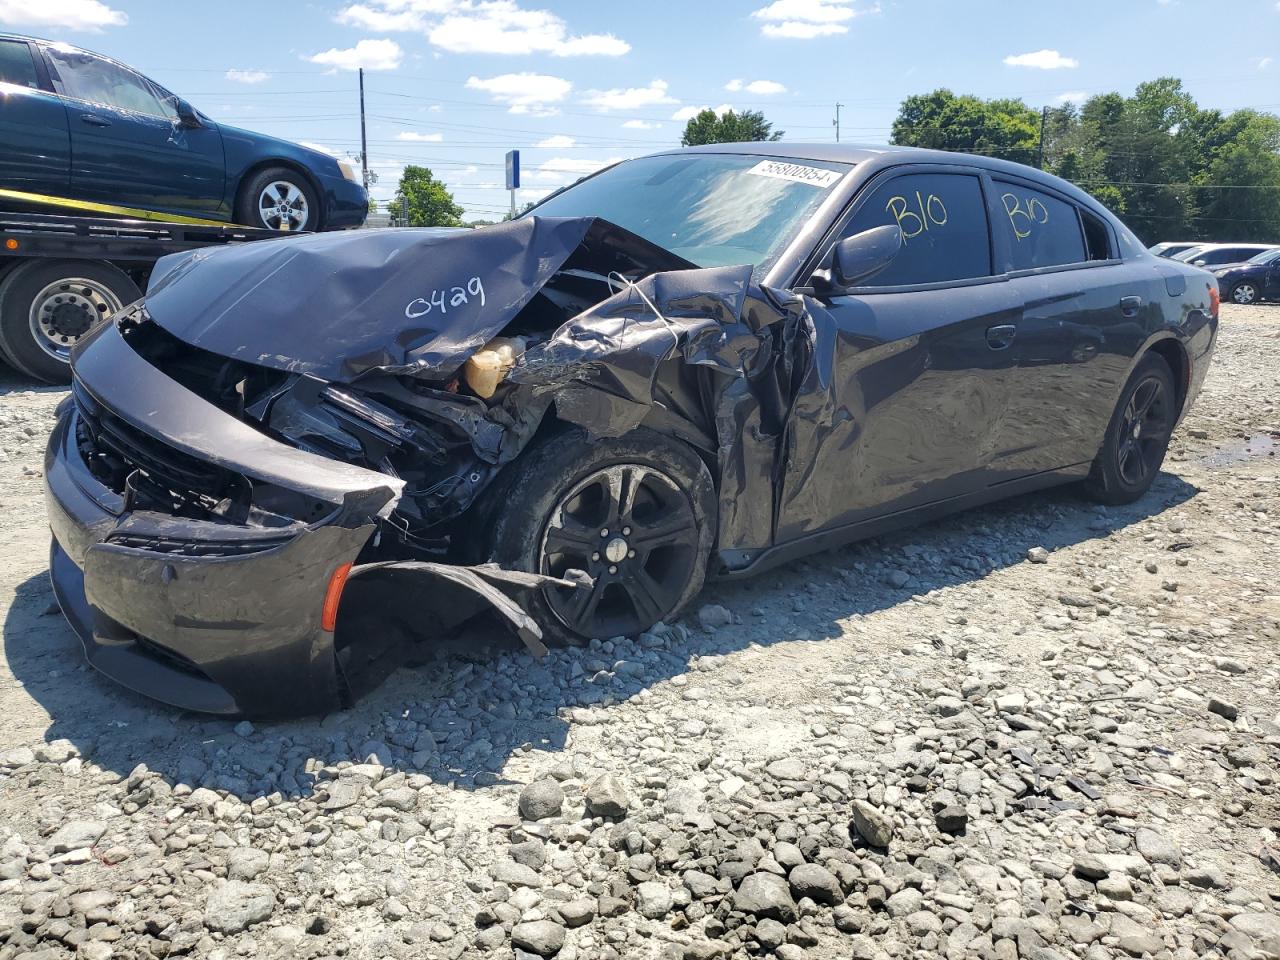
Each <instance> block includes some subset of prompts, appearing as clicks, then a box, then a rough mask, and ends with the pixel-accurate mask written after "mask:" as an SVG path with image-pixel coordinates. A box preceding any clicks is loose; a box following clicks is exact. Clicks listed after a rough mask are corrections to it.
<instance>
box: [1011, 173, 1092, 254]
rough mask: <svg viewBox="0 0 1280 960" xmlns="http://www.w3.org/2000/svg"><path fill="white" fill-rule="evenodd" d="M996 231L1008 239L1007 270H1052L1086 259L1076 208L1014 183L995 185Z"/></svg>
mask: <svg viewBox="0 0 1280 960" xmlns="http://www.w3.org/2000/svg"><path fill="white" fill-rule="evenodd" d="M994 186H995V189H996V207H997V209H998V211H999V213H997V218H998V219H997V225H996V230H998V231H1000V232H1002V233H1003V234H1004V235H1005V236H1006V237H1007V238H1008V247H1009V250H1010V258H1011V261H1012V262H1011V263H1010V265H1009V269H1010V270H1031V269H1034V268H1036V267H1056V266H1061V265H1062V264H1066V263H1083V262H1084V261H1085V260H1088V259H1089V254H1088V252H1087V251H1086V250H1085V245H1084V232H1083V231H1082V230H1081V228H1080V215H1079V214H1078V213H1077V212H1076V206H1075V204H1072V203H1066V202H1065V201H1063V200H1059V199H1058V198H1057V197H1051V196H1050V195H1049V194H1047V193H1041V192H1040V191H1039V190H1033V189H1031V188H1030V187H1026V186H1023V185H1021V184H1015V183H1005V182H1002V181H999V180H997V181H995V183H994Z"/></svg>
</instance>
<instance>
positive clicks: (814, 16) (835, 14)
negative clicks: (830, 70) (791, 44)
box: [751, 0, 880, 40]
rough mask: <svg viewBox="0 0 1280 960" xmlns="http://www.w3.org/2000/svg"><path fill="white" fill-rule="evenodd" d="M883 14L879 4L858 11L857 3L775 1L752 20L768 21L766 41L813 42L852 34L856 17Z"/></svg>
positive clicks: (763, 28)
mask: <svg viewBox="0 0 1280 960" xmlns="http://www.w3.org/2000/svg"><path fill="white" fill-rule="evenodd" d="M879 12H880V5H879V3H876V4H874V5H873V6H871V7H867V8H865V9H856V8H855V7H854V2H853V0H774V2H773V3H771V4H769V5H768V6H764V7H761V8H760V9H758V10H754V11H752V13H751V16H753V17H755V18H756V19H757V20H762V21H764V22H763V24H762V25H761V27H760V32H761V33H762V34H764V36H766V37H773V38H783V39H791V40H812V39H813V38H814V37H829V36H833V35H835V34H840V33H848V32H849V27H848V22H849V21H850V20H852V19H853V18H854V17H858V16H862V15H863V14H867V13H879Z"/></svg>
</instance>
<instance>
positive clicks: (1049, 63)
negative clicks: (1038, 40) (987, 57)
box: [1004, 50, 1080, 70]
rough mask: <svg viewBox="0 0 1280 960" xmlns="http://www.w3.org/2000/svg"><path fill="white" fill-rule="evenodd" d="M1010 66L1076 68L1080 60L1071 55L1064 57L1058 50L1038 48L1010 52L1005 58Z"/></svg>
mask: <svg viewBox="0 0 1280 960" xmlns="http://www.w3.org/2000/svg"><path fill="white" fill-rule="evenodd" d="M1004 62H1005V64H1006V65H1007V66H1010V67H1031V68H1033V69H1035V70H1062V69H1068V70H1071V69H1074V68H1076V67H1078V66H1080V62H1079V61H1078V60H1075V59H1073V58H1071V57H1064V56H1063V55H1062V54H1060V53H1059V52H1058V51H1057V50H1036V51H1035V52H1034V53H1018V54H1010V55H1009V56H1007V57H1005V58H1004Z"/></svg>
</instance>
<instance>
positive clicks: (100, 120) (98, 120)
mask: <svg viewBox="0 0 1280 960" xmlns="http://www.w3.org/2000/svg"><path fill="white" fill-rule="evenodd" d="M80 119H81V120H83V121H84V122H85V123H87V124H89V125H90V126H94V127H109V126H111V121H110V120H108V119H107V118H106V117H100V116H98V115H97V114H96V113H82V114H80Z"/></svg>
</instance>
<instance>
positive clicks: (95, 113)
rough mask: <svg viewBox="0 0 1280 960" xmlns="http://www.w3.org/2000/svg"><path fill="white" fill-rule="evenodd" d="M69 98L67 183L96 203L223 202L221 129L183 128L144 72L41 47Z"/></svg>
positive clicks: (172, 206) (186, 208)
mask: <svg viewBox="0 0 1280 960" xmlns="http://www.w3.org/2000/svg"><path fill="white" fill-rule="evenodd" d="M45 55H46V58H47V62H48V64H49V67H50V72H51V74H52V77H53V82H54V86H55V88H56V89H57V90H58V91H59V92H60V93H61V94H62V95H63V97H64V98H65V99H66V104H67V117H68V123H69V127H70V134H71V190H72V193H73V195H74V196H75V197H77V198H79V199H84V200H92V201H96V202H101V203H112V204H118V205H123V206H135V207H144V208H147V209H154V210H160V211H173V212H179V213H191V212H194V213H214V212H218V211H219V210H220V208H221V207H222V203H223V187H224V185H225V178H226V175H225V172H224V169H223V167H224V164H223V156H222V136H221V134H220V133H219V132H218V129H217V127H216V126H214V125H213V124H207V125H204V126H201V127H193V128H187V127H184V126H183V125H182V124H181V123H180V121H179V120H178V116H177V111H176V109H175V108H174V107H173V105H172V104H171V103H166V102H164V99H163V98H162V96H161V93H160V91H159V90H158V89H157V88H156V87H155V86H154V85H153V84H152V83H151V82H150V81H149V80H147V79H146V78H145V77H143V76H141V75H140V74H137V73H134V72H133V71H132V70H128V69H126V68H125V67H122V66H121V65H120V64H118V63H114V62H112V61H110V60H107V59H106V58H104V57H99V56H96V55H94V54H91V53H87V52H85V51H82V50H76V49H73V48H69V47H61V46H50V47H46V48H45Z"/></svg>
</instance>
